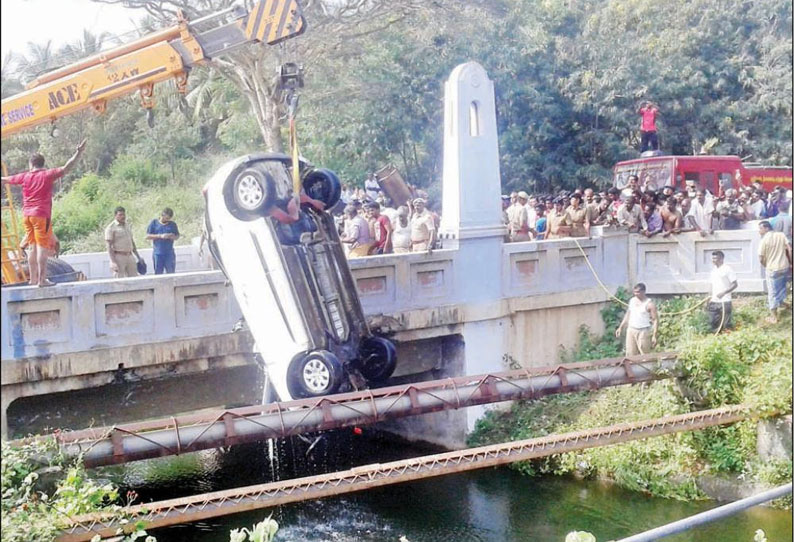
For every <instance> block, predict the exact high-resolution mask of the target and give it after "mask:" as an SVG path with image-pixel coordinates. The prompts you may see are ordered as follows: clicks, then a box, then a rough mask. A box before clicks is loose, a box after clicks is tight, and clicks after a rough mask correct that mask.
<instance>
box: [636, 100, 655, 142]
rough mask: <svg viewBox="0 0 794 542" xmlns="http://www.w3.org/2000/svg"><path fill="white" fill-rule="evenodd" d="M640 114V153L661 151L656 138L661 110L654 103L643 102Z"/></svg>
mask: <svg viewBox="0 0 794 542" xmlns="http://www.w3.org/2000/svg"><path fill="white" fill-rule="evenodd" d="M638 113H639V114H640V116H641V117H642V124H640V136H641V143H640V152H645V151H647V150H648V149H651V150H654V151H656V150H659V138H658V137H657V136H656V116H657V115H658V114H659V108H658V107H656V104H654V103H653V102H642V105H640V110H639V111H638Z"/></svg>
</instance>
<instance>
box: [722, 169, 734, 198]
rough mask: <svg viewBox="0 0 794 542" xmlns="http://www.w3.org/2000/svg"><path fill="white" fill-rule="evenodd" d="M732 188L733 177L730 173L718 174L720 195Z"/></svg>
mask: <svg viewBox="0 0 794 542" xmlns="http://www.w3.org/2000/svg"><path fill="white" fill-rule="evenodd" d="M732 187H733V175H732V174H731V173H720V186H719V191H720V193H723V194H724V193H725V191H726V190H728V189H729V188H732Z"/></svg>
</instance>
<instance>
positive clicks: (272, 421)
mask: <svg viewBox="0 0 794 542" xmlns="http://www.w3.org/2000/svg"><path fill="white" fill-rule="evenodd" d="M675 365H676V353H674V352H666V353H659V354H651V355H645V356H633V357H630V358H609V359H603V360H597V361H588V362H581V363H570V364H564V365H557V366H554V367H542V368H537V369H522V370H514V371H507V372H501V373H495V374H486V375H477V376H462V377H456V378H446V379H442V380H434V381H429V382H420V383H415V384H407V385H402V386H392V387H388V388H381V389H375V390H364V391H359V392H353V393H343V394H337V395H329V396H325V397H321V398H314V399H303V400H298V401H288V402H282V403H270V404H267V405H255V406H248V407H242V408H236V409H233V410H224V411H216V412H211V413H203V414H197V415H188V416H183V417H179V418H176V417H171V418H165V419H160V420H151V421H147V422H141V423H134V424H126V425H118V426H113V427H104V428H96V429H86V430H81V431H72V432H59V433H57V434H55V435H47V436H44V437H35V438H38V439H41V438H52V437H53V436H54V437H55V439H56V441H57V442H58V443H59V444H60V447H61V451H62V452H63V453H65V454H66V455H69V456H77V455H81V454H82V456H83V461H84V463H85V466H86V467H97V466H101V465H110V464H119V463H125V462H128V461H137V460H141V459H151V458H155V457H162V456H167V455H179V454H184V453H189V452H195V451H198V450H205V449H210V448H217V447H219V446H232V445H235V444H241V443H245V442H254V441H261V440H265V439H269V438H282V437H286V436H290V435H296V434H301V433H310V432H315V431H324V430H328V429H338V428H342V427H350V426H353V425H368V424H374V423H377V422H382V421H385V420H390V419H395V418H399V417H404V416H415V415H419V414H426V413H430V412H437V411H441V410H448V409H458V408H463V407H469V406H474V405H482V404H486V403H496V402H501V401H509V400H516V399H536V398H539V397H543V396H546V395H550V394H556V393H570V392H576V391H582V390H595V389H599V388H603V387H607V386H617V385H621V384H633V383H638V382H648V381H651V380H656V379H659V378H667V377H670V376H672V374H673V371H674V369H675ZM25 440H26V441H27V440H30V439H25ZM12 444H13V443H12Z"/></svg>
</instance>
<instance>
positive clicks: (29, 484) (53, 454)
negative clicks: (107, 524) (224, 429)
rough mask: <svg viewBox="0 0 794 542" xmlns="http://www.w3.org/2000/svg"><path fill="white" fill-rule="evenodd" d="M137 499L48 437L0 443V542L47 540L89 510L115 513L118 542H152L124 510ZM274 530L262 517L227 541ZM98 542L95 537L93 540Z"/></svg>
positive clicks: (263, 540) (241, 541)
mask: <svg viewBox="0 0 794 542" xmlns="http://www.w3.org/2000/svg"><path fill="white" fill-rule="evenodd" d="M45 458H46V459H45ZM136 498H137V495H136V494H135V492H134V491H129V492H127V494H126V495H125V496H121V495H119V491H118V488H116V487H115V486H114V485H113V484H111V483H109V482H107V481H104V482H103V481H100V480H95V479H93V478H91V476H90V475H89V474H88V473H87V472H86V470H85V469H84V467H83V463H82V458H77V459H67V458H65V457H64V456H63V455H61V454H60V453H59V449H58V446H57V445H56V444H55V442H54V441H52V440H50V441H41V442H34V443H29V444H26V445H23V446H19V447H12V446H9V445H8V443H7V442H6V441H3V443H2V501H0V502H1V503H2V505H1V506H2V530H0V542H31V541H33V540H35V541H36V542H49V541H52V540H55V537H56V536H57V535H58V533H59V532H60V531H61V530H62V529H63V528H64V527H65V526H66V525H67V520H68V519H69V518H72V517H75V516H79V515H82V514H89V513H92V512H111V513H113V514H115V515H116V517H118V519H119V520H120V524H121V525H122V526H123V531H122V529H121V528H120V529H119V530H118V532H117V535H118V536H120V537H121V538H116V540H117V541H118V542H136V541H137V542H157V539H156V538H155V537H154V536H152V535H151V534H149V533H147V532H146V525H145V522H143V521H140V520H136V518H134V517H133V516H132V515H130V514H129V513H128V511H127V507H128V506H129V505H132V504H133V503H134V501H135V499H136ZM277 532H278V523H277V522H276V521H275V520H274V519H272V518H271V517H267V518H265V519H264V520H263V521H261V522H259V523H257V524H256V525H253V526H252V527H251V528H250V529H248V528H241V529H233V530H232V531H231V532H230V533H229V542H272V540H273V539H274V537H275V535H276V533H277ZM125 533H126V534H125ZM99 540H100V536H99V535H96V536H95V537H94V538H93V539H92V542H98V541H99Z"/></svg>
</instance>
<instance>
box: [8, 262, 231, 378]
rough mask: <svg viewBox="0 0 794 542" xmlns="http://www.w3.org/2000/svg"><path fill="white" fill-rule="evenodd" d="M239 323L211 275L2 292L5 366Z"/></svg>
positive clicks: (218, 279)
mask: <svg viewBox="0 0 794 542" xmlns="http://www.w3.org/2000/svg"><path fill="white" fill-rule="evenodd" d="M239 317H240V310H239V309H238V307H237V303H236V301H235V300H234V295H233V294H232V291H231V288H229V287H227V286H226V285H225V281H224V277H223V276H222V275H221V274H220V273H218V272H215V271H202V272H196V273H186V274H178V275H161V276H157V277H155V276H144V277H136V278H128V279H117V280H113V279H110V280H89V281H83V282H72V283H64V284H59V285H57V286H54V287H52V288H35V287H17V288H3V290H2V326H3V330H2V331H3V333H2V336H3V342H2V360H4V361H6V360H18V359H21V358H28V357H47V356H51V355H54V354H63V353H72V352H83V351H89V350H97V349H102V348H113V347H122V346H130V345H135V344H147V343H152V342H160V341H169V340H174V339H181V338H198V337H207V336H213V335H218V334H222V333H227V332H228V331H230V329H231V327H232V326H233V325H234V323H235V322H236V321H237V320H238V319H239ZM4 366H5V364H4Z"/></svg>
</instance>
